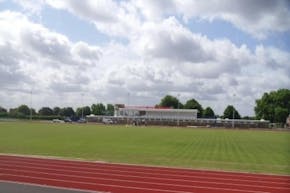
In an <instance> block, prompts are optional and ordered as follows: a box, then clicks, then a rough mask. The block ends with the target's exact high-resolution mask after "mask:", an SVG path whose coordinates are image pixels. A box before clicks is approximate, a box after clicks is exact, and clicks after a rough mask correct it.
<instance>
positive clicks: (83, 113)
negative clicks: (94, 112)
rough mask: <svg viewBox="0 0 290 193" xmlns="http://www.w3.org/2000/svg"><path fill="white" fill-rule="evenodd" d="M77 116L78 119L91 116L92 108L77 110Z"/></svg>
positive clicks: (86, 107)
mask: <svg viewBox="0 0 290 193" xmlns="http://www.w3.org/2000/svg"><path fill="white" fill-rule="evenodd" d="M76 114H77V116H78V117H82V116H84V117H85V116H87V115H90V114H91V108H90V107H89V106H85V107H79V108H77V110H76Z"/></svg>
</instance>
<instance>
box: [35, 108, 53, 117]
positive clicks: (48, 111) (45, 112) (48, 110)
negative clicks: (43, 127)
mask: <svg viewBox="0 0 290 193" xmlns="http://www.w3.org/2000/svg"><path fill="white" fill-rule="evenodd" d="M38 114H39V115H42V116H51V115H53V110H52V109H51V108H49V107H42V108H41V109H39V111H38Z"/></svg>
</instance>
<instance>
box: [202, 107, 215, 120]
mask: <svg viewBox="0 0 290 193" xmlns="http://www.w3.org/2000/svg"><path fill="white" fill-rule="evenodd" d="M203 117H204V118H214V117H215V114H214V111H213V110H212V108H210V107H206V108H205V109H204V110H203Z"/></svg>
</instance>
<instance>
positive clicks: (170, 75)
mask: <svg viewBox="0 0 290 193" xmlns="http://www.w3.org/2000/svg"><path fill="white" fill-rule="evenodd" d="M280 88H287V89H290V1H287V0H285V1H284V0H276V1H273V0H219V1H217V0H207V1H200V0H182V1H180V0H82V1H79V0H61V1H60V0H0V106H2V107H4V108H7V109H9V108H14V107H17V106H19V105H21V104H27V105H29V106H32V107H33V108H35V109H39V108H41V107H45V106H49V107H55V106H60V107H67V106H71V107H74V108H76V107H79V106H84V105H89V106H90V105H92V104H93V103H100V102H102V103H105V104H108V103H112V104H116V103H123V104H129V105H140V106H154V105H155V104H158V103H159V102H160V100H161V98H163V97H164V96H165V95H167V94H170V95H172V96H175V97H178V99H179V100H180V101H181V102H182V103H185V102H186V101H187V100H189V99H191V98H194V99H196V100H197V101H198V102H199V103H200V104H201V105H202V106H203V107H204V108H206V107H208V106H210V107H211V108H212V109H213V110H214V111H215V113H216V114H220V115H221V114H222V113H223V111H224V109H225V108H226V107H227V106H228V105H234V106H235V107H236V109H237V110H238V111H239V113H240V114H241V115H242V116H247V115H249V116H252V115H254V107H255V100H256V99H259V98H261V97H262V95H263V94H264V93H265V92H270V91H273V90H277V89H280Z"/></svg>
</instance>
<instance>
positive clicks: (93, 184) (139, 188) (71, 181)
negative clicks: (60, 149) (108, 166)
mask: <svg viewBox="0 0 290 193" xmlns="http://www.w3.org/2000/svg"><path fill="white" fill-rule="evenodd" d="M5 176H10V177H16V178H17V177H20V178H25V179H32V180H33V179H36V180H37V179H38V180H46V181H47V180H48V181H55V182H64V183H70V184H82V185H92V186H98V185H99V186H105V187H113V188H127V189H135V190H136V189H137V190H149V191H161V192H171V193H194V192H185V191H175V190H163V189H156V188H142V187H135V186H121V185H114V184H103V183H92V182H79V181H73V180H62V179H54V178H43V177H32V176H26V175H13V174H7V175H5ZM6 181H9V180H6ZM255 193H265V192H255Z"/></svg>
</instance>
